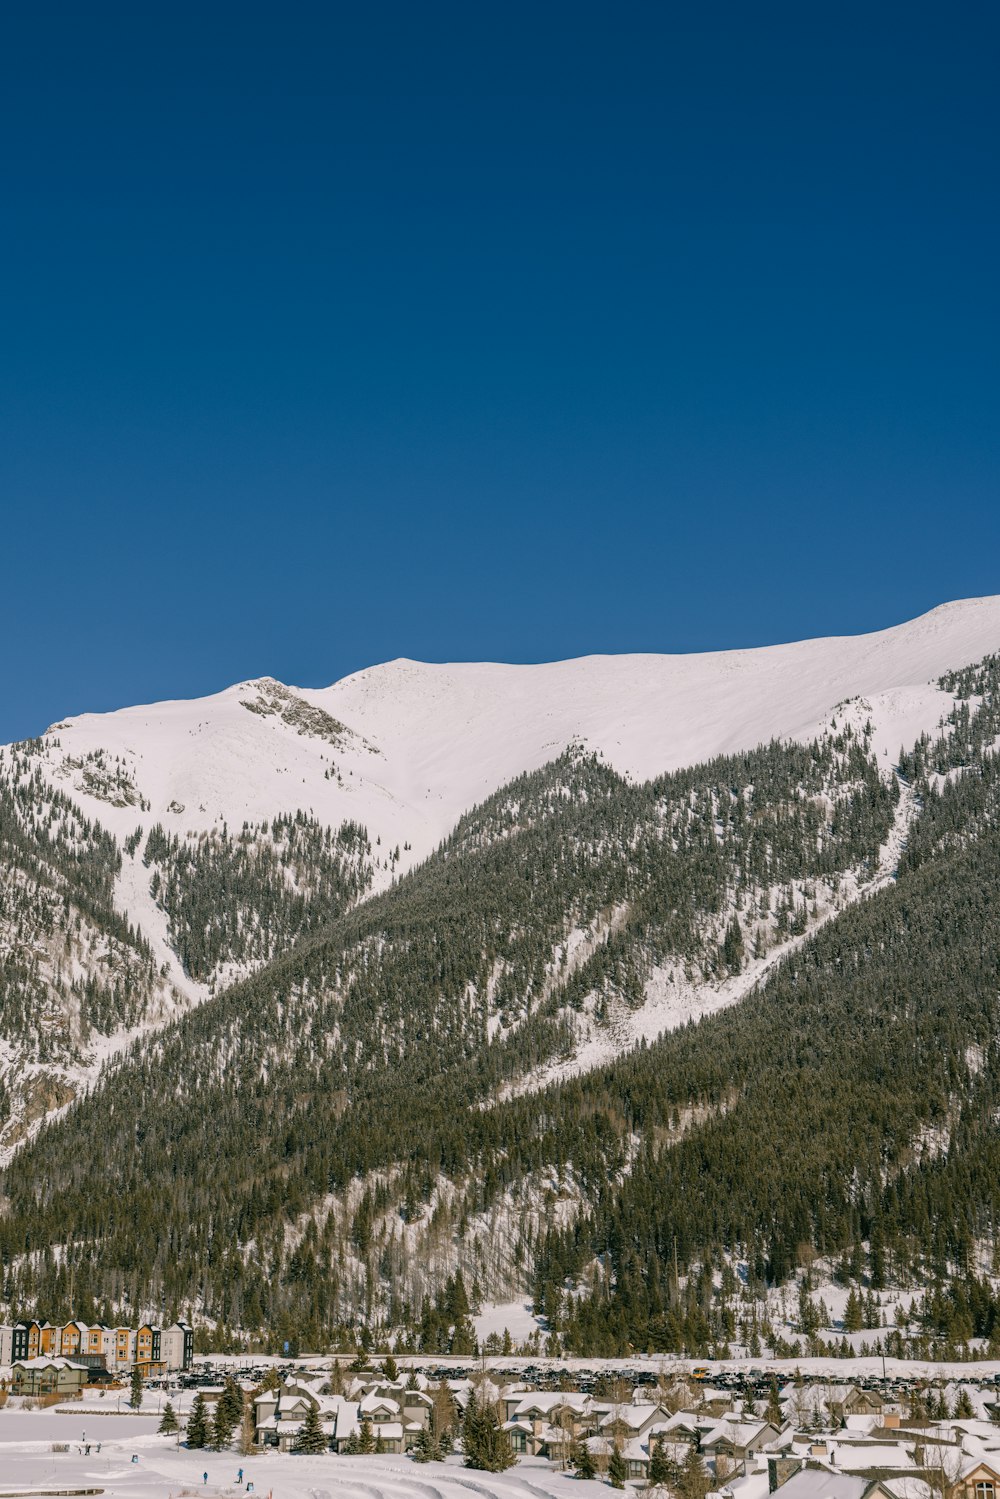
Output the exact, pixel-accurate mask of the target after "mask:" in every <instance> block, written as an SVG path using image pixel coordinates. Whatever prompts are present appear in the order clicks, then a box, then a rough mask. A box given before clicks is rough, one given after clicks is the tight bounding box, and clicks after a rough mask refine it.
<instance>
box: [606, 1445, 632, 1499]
mask: <svg viewBox="0 0 1000 1499" xmlns="http://www.w3.org/2000/svg"><path fill="white" fill-rule="evenodd" d="M627 1477H628V1468H627V1467H626V1466H625V1459H624V1457H623V1456H622V1450H621V1448H620V1447H619V1445H618V1443H617V1442H616V1443H615V1445H614V1446H613V1447H612V1449H611V1454H610V1456H609V1458H608V1482H609V1483H610V1485H611V1487H612V1488H613V1489H623V1488H624V1487H625V1480H626V1478H627Z"/></svg>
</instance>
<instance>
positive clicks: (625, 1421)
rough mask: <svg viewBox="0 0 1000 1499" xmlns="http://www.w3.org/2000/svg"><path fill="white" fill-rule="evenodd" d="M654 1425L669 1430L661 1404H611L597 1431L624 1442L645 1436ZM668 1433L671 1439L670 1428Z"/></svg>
mask: <svg viewBox="0 0 1000 1499" xmlns="http://www.w3.org/2000/svg"><path fill="white" fill-rule="evenodd" d="M710 1424H712V1425H714V1424H715V1423H714V1422H713V1423H710ZM654 1426H655V1427H657V1428H658V1429H659V1430H662V1431H664V1432H666V1431H668V1430H670V1417H669V1416H668V1414H667V1412H666V1411H665V1410H664V1409H663V1406H662V1405H650V1404H647V1403H645V1402H644V1403H643V1404H638V1403H634V1404H631V1405H613V1406H612V1407H611V1409H610V1410H609V1411H608V1412H607V1414H606V1415H603V1416H602V1417H601V1419H600V1421H599V1422H598V1431H599V1433H600V1434H601V1435H602V1436H607V1437H611V1438H612V1440H618V1441H621V1442H625V1441H629V1440H630V1439H631V1438H633V1437H640V1438H641V1437H645V1436H646V1435H648V1433H649V1432H651V1431H652V1429H653V1428H654ZM670 1435H671V1438H672V1439H673V1435H674V1433H673V1431H672V1430H671V1431H670Z"/></svg>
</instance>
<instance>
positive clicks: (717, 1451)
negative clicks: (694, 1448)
mask: <svg viewBox="0 0 1000 1499" xmlns="http://www.w3.org/2000/svg"><path fill="white" fill-rule="evenodd" d="M780 1435H781V1433H780V1432H779V1430H778V1428H777V1427H776V1426H772V1425H771V1423H770V1421H739V1420H728V1421H727V1420H723V1421H719V1422H718V1423H717V1424H716V1425H715V1426H713V1428H712V1429H711V1431H707V1432H705V1433H704V1435H703V1436H702V1439H701V1450H702V1452H703V1453H704V1454H705V1456H706V1457H720V1456H721V1457H731V1458H734V1459H735V1460H736V1461H737V1462H745V1461H746V1459H747V1458H748V1457H751V1456H752V1455H753V1454H754V1453H755V1452H759V1451H760V1450H761V1449H762V1448H764V1447H769V1446H770V1445H771V1444H772V1443H773V1442H776V1441H777V1440H778V1438H779V1436H780Z"/></svg>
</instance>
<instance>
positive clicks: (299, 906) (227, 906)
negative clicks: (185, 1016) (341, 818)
mask: <svg viewBox="0 0 1000 1499" xmlns="http://www.w3.org/2000/svg"><path fill="white" fill-rule="evenodd" d="M370 856H371V845H370V843H369V841H368V835H367V833H366V832H365V830H364V828H362V827H361V826H360V825H359V824H357V823H354V822H345V823H343V824H342V825H341V826H340V827H339V828H336V829H334V828H328V827H323V826H322V825H321V824H320V823H319V822H317V821H316V819H315V818H314V817H312V816H309V815H307V814H306V813H304V812H301V811H300V812H296V813H295V814H294V816H293V815H292V814H290V813H289V814H286V815H285V816H282V817H276V818H274V819H272V821H271V822H270V823H259V824H258V823H244V825H243V827H242V829H241V830H240V832H239V833H238V834H236V835H233V834H231V833H230V832H229V830H228V828H226V827H222V828H220V829H217V830H213V831H211V832H207V833H203V834H201V835H199V836H197V837H193V836H188V837H185V838H182V837H181V836H180V835H179V834H176V833H174V834H173V835H170V834H168V833H166V832H165V831H164V829H163V826H162V824H160V823H157V824H156V825H155V826H154V827H152V828H151V829H150V831H149V833H148V835H147V837H146V842H145V847H144V849H143V862H144V863H145V864H146V865H147V866H148V867H149V868H150V869H151V871H152V873H151V884H150V888H151V893H152V895H153V898H154V899H155V900H156V902H157V904H158V905H159V906H160V907H161V909H162V910H163V911H164V912H165V913H166V915H167V919H168V928H169V934H170V943H171V946H172V947H173V948H174V951H175V952H176V953H177V955H178V957H179V958H180V960H181V963H182V965H183V967H184V971H185V972H186V973H188V974H190V976H191V977H192V978H194V979H198V980H199V981H200V982H208V981H209V980H211V979H212V978H214V977H215V975H216V973H217V971H218V969H219V967H220V965H222V964H226V963H231V964H236V965H237V966H245V965H247V964H248V963H257V962H264V961H267V960H269V959H270V958H273V957H274V956H275V955H276V954H277V953H279V952H284V951H285V950H286V949H287V948H288V947H290V946H291V945H292V944H293V943H294V942H295V941H296V940H297V939H298V938H300V937H302V936H304V935H305V934H307V933H308V932H312V931H315V930H317V929H318V928H320V927H322V926H325V925H327V924H328V923H329V922H330V921H332V920H333V919H334V918H335V917H337V916H339V915H340V914H341V913H342V912H343V911H345V910H347V908H348V907H349V906H351V905H353V904H354V902H355V901H356V900H358V899H359V898H360V897H361V896H362V895H364V893H365V892H366V891H367V889H368V887H369V886H370V884H371V879H372V866H371V861H370Z"/></svg>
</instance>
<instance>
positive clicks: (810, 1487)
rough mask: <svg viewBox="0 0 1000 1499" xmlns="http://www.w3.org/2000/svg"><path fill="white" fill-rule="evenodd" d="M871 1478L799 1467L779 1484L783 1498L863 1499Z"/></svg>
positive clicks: (825, 1469) (827, 1469)
mask: <svg viewBox="0 0 1000 1499" xmlns="http://www.w3.org/2000/svg"><path fill="white" fill-rule="evenodd" d="M870 1482H871V1480H870V1479H868V1478H862V1477H860V1476H859V1475H858V1474H856V1473H834V1472H832V1471H831V1470H830V1469H829V1468H800V1470H799V1471H798V1473H793V1474H792V1476H791V1478H789V1479H788V1480H787V1482H785V1483H783V1484H782V1486H781V1493H782V1495H783V1496H784V1499H864V1494H865V1492H866V1490H867V1489H868V1487H869V1485H870Z"/></svg>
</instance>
